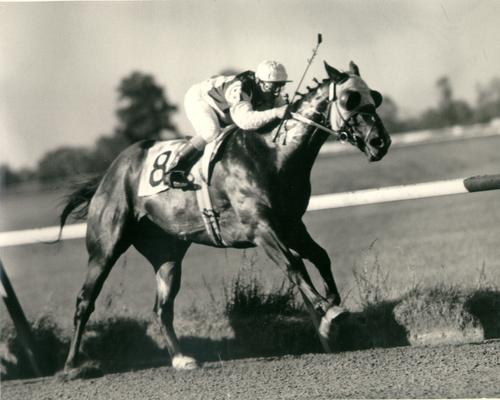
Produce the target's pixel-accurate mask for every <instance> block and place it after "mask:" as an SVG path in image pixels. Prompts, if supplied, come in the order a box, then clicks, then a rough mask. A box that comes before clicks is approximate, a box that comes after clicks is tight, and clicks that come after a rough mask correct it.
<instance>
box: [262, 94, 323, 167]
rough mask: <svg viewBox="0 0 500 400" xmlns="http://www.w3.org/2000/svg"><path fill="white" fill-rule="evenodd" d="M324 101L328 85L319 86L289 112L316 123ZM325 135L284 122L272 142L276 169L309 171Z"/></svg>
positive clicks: (321, 112)
mask: <svg viewBox="0 0 500 400" xmlns="http://www.w3.org/2000/svg"><path fill="white" fill-rule="evenodd" d="M327 100H328V85H327V84H322V85H320V86H318V87H317V88H315V89H312V90H311V91H310V92H309V93H308V94H307V95H306V96H305V97H304V98H303V99H301V100H299V101H298V102H297V103H296V104H294V106H293V109H295V110H296V112H297V113H299V114H301V115H302V116H304V117H306V118H308V119H311V120H313V121H315V122H320V121H321V118H322V114H323V113H324V112H325V109H326V106H327ZM271 136H274V133H272V134H271ZM327 136H328V134H325V133H324V132H321V131H317V130H316V128H314V127H312V126H310V125H307V124H304V123H303V122H299V121H297V120H295V119H288V120H286V121H285V123H284V124H283V126H282V127H281V130H280V135H279V137H278V138H277V140H276V142H275V146H276V154H277V157H276V163H277V168H278V169H279V170H280V171H282V172H287V171H295V170H296V169H297V168H301V169H307V170H308V171H310V169H311V168H312V165H313V163H314V161H315V159H316V157H317V155H318V152H319V150H320V148H321V146H322V145H323V143H324V142H325V140H326V139H327Z"/></svg>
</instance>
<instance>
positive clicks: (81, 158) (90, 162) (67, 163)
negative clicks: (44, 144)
mask: <svg viewBox="0 0 500 400" xmlns="http://www.w3.org/2000/svg"><path fill="white" fill-rule="evenodd" d="M91 172H97V169H96V168H95V164H94V158H93V156H92V154H91V152H90V151H89V150H88V149H87V148H85V147H61V148H58V149H56V150H53V151H50V152H48V153H47V154H45V156H44V157H43V158H42V159H41V160H40V161H39V162H38V177H39V179H40V180H51V179H57V178H63V177H70V176H75V175H80V174H83V173H91Z"/></svg>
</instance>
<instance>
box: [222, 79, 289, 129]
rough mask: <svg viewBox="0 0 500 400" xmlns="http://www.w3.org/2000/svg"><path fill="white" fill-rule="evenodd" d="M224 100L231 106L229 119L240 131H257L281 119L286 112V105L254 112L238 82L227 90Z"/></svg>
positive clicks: (248, 97)
mask: <svg viewBox="0 0 500 400" xmlns="http://www.w3.org/2000/svg"><path fill="white" fill-rule="evenodd" d="M226 99H227V100H228V102H229V104H230V105H231V108H230V114H231V118H232V120H233V121H234V123H235V124H236V125H238V126H239V127H240V128H241V129H258V128H260V127H262V126H264V125H266V124H267V123H269V122H271V121H272V120H274V119H277V118H282V117H283V116H284V115H285V111H286V105H284V106H279V107H275V108H271V109H270V110H265V111H254V109H253V107H252V103H251V98H250V96H249V95H248V94H247V93H245V92H244V91H243V90H242V87H241V84H240V83H239V82H237V83H235V84H234V85H232V86H231V87H230V88H229V89H228V90H227V92H226Z"/></svg>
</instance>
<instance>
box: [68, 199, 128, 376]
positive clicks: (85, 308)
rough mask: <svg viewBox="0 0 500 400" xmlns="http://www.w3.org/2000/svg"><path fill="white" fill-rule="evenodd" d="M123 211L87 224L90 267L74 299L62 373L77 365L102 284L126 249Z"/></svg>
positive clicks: (105, 212) (104, 214)
mask: <svg viewBox="0 0 500 400" xmlns="http://www.w3.org/2000/svg"><path fill="white" fill-rule="evenodd" d="M125 220H126V215H125V210H124V209H122V210H120V209H119V208H118V207H115V208H113V209H110V208H105V209H103V210H102V211H101V212H100V213H99V214H98V215H95V217H93V218H91V217H89V220H88V223H87V251H88V253H89V263H88V270H87V276H86V278H85V282H84V284H83V286H82V288H81V290H80V292H79V294H78V296H77V298H76V311H75V316H74V335H73V339H72V341H71V345H70V350H69V353H68V357H67V359H66V363H65V369H70V368H72V367H75V366H76V365H77V364H78V356H79V348H80V342H81V339H82V335H83V331H84V329H85V325H86V324H87V321H88V320H89V317H90V314H92V311H93V310H94V304H95V301H96V299H97V296H98V295H99V293H100V291H101V289H102V286H103V284H104V281H105V280H106V278H107V277H108V275H109V272H110V271H111V268H112V267H113V265H114V264H115V262H116V260H117V259H118V257H119V256H120V255H121V254H122V253H123V252H124V251H125V250H126V249H127V248H128V247H129V243H128V242H127V241H126V240H125V239H124V238H123V231H124V227H125Z"/></svg>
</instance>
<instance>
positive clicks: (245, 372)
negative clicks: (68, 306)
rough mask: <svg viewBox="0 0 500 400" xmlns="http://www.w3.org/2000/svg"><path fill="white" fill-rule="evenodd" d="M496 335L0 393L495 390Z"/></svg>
mask: <svg viewBox="0 0 500 400" xmlns="http://www.w3.org/2000/svg"><path fill="white" fill-rule="evenodd" d="M499 354H500V341H499V340H492V341H487V342H483V343H477V344H467V345H454V346H453V345H448V346H440V347H397V348H392V349H372V350H366V351H356V352H346V353H337V354H307V355H301V356H288V357H282V358H259V359H246V360H234V361H225V362H220V363H207V364H205V365H203V366H202V368H200V369H198V370H195V371H182V372H179V371H174V370H173V369H172V368H170V367H160V368H152V369H145V370H139V371H131V372H126V373H122V374H110V375H106V376H104V377H102V378H96V379H89V380H76V381H69V382H62V381H60V380H57V379H55V378H44V379H38V380H26V381H10V382H9V381H7V382H4V383H3V384H2V399H9V400H16V399H19V400H25V399H33V400H36V399H44V400H46V399H72V400H80V399H106V400H112V399H120V400H124V399H125V400H128V399H163V400H167V399H183V400H188V399H252V400H253V399H332V398H450V397H452V398H476V397H482V398H484V397H499V396H500V379H499V378H498V377H499V376H500V357H499Z"/></svg>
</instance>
